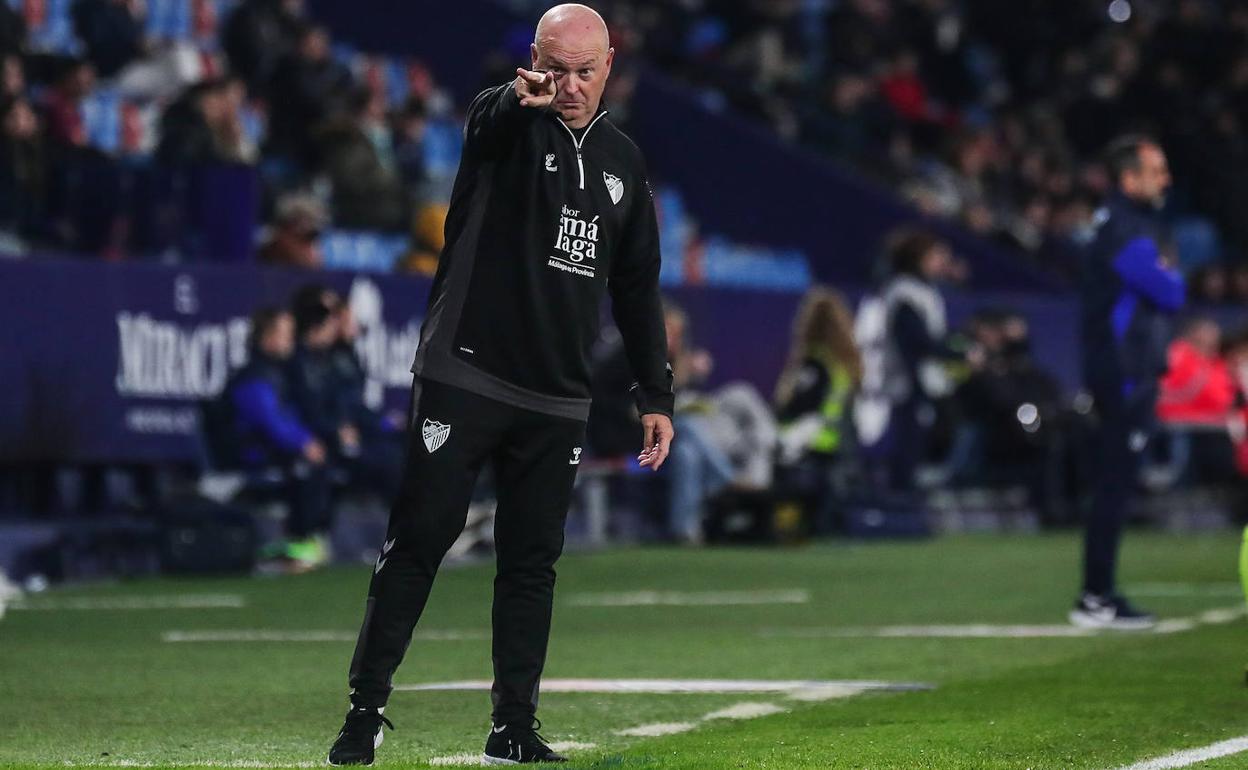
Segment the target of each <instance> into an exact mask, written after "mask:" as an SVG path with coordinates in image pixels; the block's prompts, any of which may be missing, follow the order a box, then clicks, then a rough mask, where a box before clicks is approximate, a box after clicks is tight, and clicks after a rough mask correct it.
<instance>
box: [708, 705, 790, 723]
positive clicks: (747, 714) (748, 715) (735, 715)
mask: <svg viewBox="0 0 1248 770" xmlns="http://www.w3.org/2000/svg"><path fill="white" fill-rule="evenodd" d="M785 711H787V709H785V708H782V707H780V706H777V705H776V704H774V703H748V702H747V703H735V704H733V705H731V706H729V707H727V708H722V709H720V710H719V711H712V712H711V713H709V714H707V715H706V716H704V717H702V721H704V722H706V721H710V720H712V719H757V718H758V717H766V716H771V715H772V714H783V713H784V712H785Z"/></svg>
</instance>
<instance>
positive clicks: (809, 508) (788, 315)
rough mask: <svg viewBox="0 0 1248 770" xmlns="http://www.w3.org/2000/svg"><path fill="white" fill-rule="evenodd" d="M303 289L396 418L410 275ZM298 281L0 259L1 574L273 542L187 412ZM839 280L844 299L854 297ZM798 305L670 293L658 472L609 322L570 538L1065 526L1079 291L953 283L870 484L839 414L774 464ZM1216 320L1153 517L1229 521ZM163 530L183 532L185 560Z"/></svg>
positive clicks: (220, 553) (1185, 387)
mask: <svg viewBox="0 0 1248 770" xmlns="http://www.w3.org/2000/svg"><path fill="white" fill-rule="evenodd" d="M316 280H317V282H318V283H317V285H318V286H322V287H324V288H325V289H327V290H329V291H331V292H332V293H333V294H334V295H336V296H337V297H339V298H341V301H342V302H343V303H344V304H345V305H346V306H347V307H348V308H349V309H350V312H351V316H352V319H353V324H354V326H355V329H354V331H353V337H352V340H351V342H350V345H349V351H350V353H352V354H353V355H354V358H355V360H357V361H358V363H359V367H360V370H361V372H362V376H363V380H362V382H361V384H360V394H361V396H360V397H361V398H362V399H363V401H364V402H365V404H366V407H367V408H368V409H369V410H372V412H373V413H374V414H376V415H377V416H378V417H379V418H381V417H386V416H389V419H391V422H392V424H395V425H397V426H400V427H401V426H402V423H403V415H404V414H405V412H406V408H407V399H408V397H409V387H410V374H409V373H408V367H409V366H410V363H411V358H412V354H413V352H414V350H415V346H416V343H417V340H418V335H419V324H420V322H421V315H422V314H423V308H424V301H425V297H426V296H427V292H428V287H429V282H428V279H425V278H421V277H412V276H402V275H376V274H367V273H350V272H340V271H323V272H321V273H319V274H318V275H317V277H316ZM307 281H308V274H306V273H304V272H301V271H294V270H286V269H278V268H270V267H262V266H254V265H214V264H204V265H186V266H176V267H175V266H162V265H153V264H144V263H138V264H127V263H104V262H83V261H74V260H64V259H57V258H53V257H40V258H38V259H29V260H22V261H3V262H0V295H2V296H3V300H4V301H3V302H0V327H2V328H4V330H5V333H4V334H3V335H0V377H3V381H4V382H5V383H6V389H5V395H4V398H3V399H0V566H2V567H3V568H4V569H5V570H6V571H8V572H9V573H10V574H12V575H14V576H19V577H24V576H29V575H43V576H47V577H49V578H52V579H73V578H87V577H93V576H98V575H102V574H114V573H123V574H124V573H134V572H146V571H150V570H155V569H158V568H160V567H161V565H162V563H164V564H165V565H166V566H174V567H175V568H203V569H211V568H213V567H218V568H234V569H238V568H244V567H245V568H251V567H252V566H254V564H255V559H256V558H257V556H258V555H260V554H263V553H265V551H264V547H265V545H266V544H267V545H268V546H269V547H270V551H271V550H272V548H273V547H274V544H275V543H281V542H282V541H283V538H284V537H285V536H286V531H285V528H284V526H283V521H284V520H285V519H286V518H287V517H288V516H290V502H289V497H288V496H287V495H285V494H283V493H282V491H281V490H282V484H283V480H282V473H283V470H282V467H281V466H280V464H279V465H275V466H270V467H264V466H262V465H261V466H255V465H251V466H240V465H236V464H231V463H229V462H227V461H226V460H225V458H224V457H223V456H222V452H221V450H220V448H219V444H220V442H219V441H217V440H216V439H215V438H214V436H215V435H219V432H220V428H221V425H213V424H212V423H211V422H208V421H210V420H211V419H212V415H213V414H214V411H213V405H215V404H220V403H221V400H222V399H223V398H224V396H225V393H226V391H227V388H228V387H229V385H230V383H231V382H232V381H234V380H235V379H236V375H237V374H238V373H239V372H240V371H242V370H243V369H244V367H245V365H246V364H248V361H249V358H250V357H251V355H252V353H253V350H254V347H253V345H252V342H253V341H252V336H253V335H252V330H251V328H250V325H251V322H250V320H249V319H250V316H251V313H252V311H253V310H255V309H256V308H258V307H262V306H275V307H291V303H292V301H294V300H292V297H297V296H298V294H299V290H300V289H301V287H304V286H305V284H307ZM849 296H850V297H851V301H852V302H855V303H858V302H859V300H860V299H861V297H862V296H863V293H862V292H861V291H851V292H850V293H849ZM803 299H804V294H803V293H801V292H796V291H776V290H745V289H736V288H709V287H684V288H677V289H673V290H671V291H670V292H669V310H668V320H669V327H668V332H669V338H670V339H672V340H673V343H672V345H673V349H672V351H671V352H672V357H673V359H674V361H675V362H676V363H677V369H678V372H680V373H682V374H681V375H680V378H679V380H678V381H679V382H680V383H681V389H680V400H679V405H680V406H679V410H678V415H677V428H678V432H679V433H680V435H681V438H680V441H679V442H678V447H677V450H676V453H675V454H674V455H673V457H672V459H671V460H670V461H669V464H668V467H667V468H666V469H665V470H664V472H661V473H659V474H655V475H652V474H649V473H645V472H641V471H640V470H639V469H637V467H636V465H635V462H634V461H631V460H630V459H628V458H630V457H631V456H634V455H635V451H636V447H637V445H638V443H639V440H640V428H639V426H638V424H637V422H636V419H635V417H634V416H632V414H631V405H630V404H631V402H629V400H628V398H627V393H626V388H627V377H628V374H627V370H626V367H625V368H624V370H623V371H621V369H620V363H621V359H620V356H619V341H618V337H617V336H616V335H615V333H614V330H613V329H612V328H610V327H609V326H607V327H605V331H604V333H603V337H602V339H601V341H600V344H599V346H598V348H597V350H596V364H595V366H596V375H595V379H596V385H595V389H596V391H597V393H598V395H597V401H596V404H595V413H594V416H593V421H592V424H591V432H590V433H591V435H590V442H591V443H590V446H589V447H588V448H587V452H586V459H585V461H584V462H583V464H582V469H581V474H580V482H579V483H580V492H579V494H578V498H577V504H576V506H575V508H574V510H573V512H572V516H571V519H570V524H569V538H570V542H571V543H572V544H574V545H577V544H579V545H602V544H605V543H607V542H628V541H636V540H662V541H669V540H675V541H679V542H687V543H693V544H696V543H702V542H707V541H719V542H800V541H803V540H806V539H809V538H811V537H826V536H847V535H848V536H856V537H877V536H926V535H930V534H932V533H934V532H939V531H950V530H953V531H977V530H991V531H999V530H1010V531H1020V532H1030V531H1037V530H1039V529H1041V528H1043V527H1048V526H1069V525H1072V524H1074V523H1076V522H1078V521H1079V520H1080V519H1081V516H1082V512H1083V510H1084V506H1086V505H1087V502H1088V501H1087V490H1086V480H1087V476H1088V470H1089V468H1090V467H1091V463H1092V462H1094V461H1095V458H1094V457H1092V456H1090V452H1092V451H1093V450H1092V449H1091V443H1090V441H1089V439H1088V433H1089V431H1090V429H1091V424H1092V422H1091V421H1092V420H1094V419H1095V417H1094V415H1092V414H1090V413H1089V412H1090V410H1089V405H1088V403H1087V397H1086V396H1085V395H1082V394H1081V392H1080V390H1079V388H1078V368H1077V364H1078V361H1077V352H1076V349H1075V347H1074V346H1073V345H1072V344H1071V343H1070V341H1071V340H1072V339H1076V338H1077V329H1076V328H1075V324H1076V323H1077V321H1076V319H1077V307H1076V305H1075V301H1074V300H1072V299H1070V298H1065V297H1044V296H1041V297H1020V296H1018V295H1013V294H994V293H992V292H976V293H965V292H958V293H954V294H953V295H951V297H950V301H949V314H950V322H951V329H953V330H955V334H957V335H960V336H962V337H963V338H964V339H965V340H967V341H968V343H974V344H977V345H980V346H981V347H982V349H983V351H984V353H985V357H984V358H982V359H977V360H979V361H980V363H978V364H965V363H959V364H956V365H955V366H953V367H951V369H950V371H951V372H952V376H953V378H954V380H955V381H956V382H957V383H958V385H957V387H956V388H955V389H954V390H952V391H951V392H950V394H949V396H948V397H947V398H946V399H943V400H941V401H940V402H939V404H938V410H937V414H936V419H935V421H934V422H933V424H932V425H931V428H930V433H929V435H928V437H927V438H925V439H924V442H925V445H926V447H927V448H926V449H925V451H924V453H923V456H922V457H921V458H920V460H921V464H920V467H919V468H918V472H917V474H916V485H917V488H916V489H914V490H909V491H904V492H900V493H894V492H887V491H885V492H881V491H880V488H879V487H878V486H877V485H873V484H872V483H871V482H870V480H869V472H868V470H867V469H866V466H867V465H868V464H869V462H868V461H869V458H868V457H867V455H866V452H865V451H861V450H859V449H857V448H856V447H855V445H854V442H855V440H854V433H855V429H854V427H853V425H852V420H851V419H850V413H849V412H848V411H847V412H845V413H844V414H832V415H826V414H825V415H823V416H822V417H821V418H820V420H819V424H820V425H821V426H823V427H833V428H834V429H835V430H837V431H839V432H840V433H841V434H842V438H841V439H840V443H839V446H837V447H835V450H834V451H831V452H828V453H827V455H828V462H827V463H823V464H821V463H815V464H813V465H812V464H807V463H803V462H795V461H794V459H793V457H792V456H790V457H788V458H787V459H786V458H785V455H786V454H787V455H794V449H793V447H792V446H790V445H791V444H792V442H794V441H796V442H798V445H797V449H796V456H799V457H800V456H802V455H804V454H805V452H804V449H803V446H805V443H804V442H806V441H807V439H806V438H803V437H802V435H801V428H796V429H795V426H796V425H797V423H798V422H799V420H797V419H795V418H794V415H792V414H789V413H786V410H785V408H784V407H783V405H782V404H781V403H780V402H779V401H777V400H775V399H773V394H776V393H777V379H778V378H779V377H780V376H781V372H782V370H784V369H785V367H786V363H787V361H788V359H789V357H790V356H791V355H792V354H791V351H790V336H791V330H792V329H793V328H794V325H795V321H796V319H797V316H798V314H799V309H800V307H801V305H802V303H803ZM299 312H300V311H298V310H297V309H296V310H295V311H294V313H295V316H296V318H298V317H299ZM306 326H307V324H302V325H301V326H300V327H299V328H300V329H301V331H300V332H299V334H301V335H302V334H304V332H303V331H302V330H303V328H304V327H306ZM1218 328H1219V327H1218V324H1217V322H1216V321H1215V320H1213V318H1212V317H1200V318H1198V319H1195V320H1193V321H1192V322H1190V323H1189V324H1188V326H1187V327H1185V331H1184V333H1183V334H1182V335H1181V336H1180V337H1179V340H1178V341H1177V342H1176V349H1175V352H1174V357H1175V360H1176V362H1177V363H1178V364H1181V366H1178V367H1176V368H1175V370H1174V373H1173V374H1172V376H1171V378H1170V379H1169V380H1168V381H1167V383H1166V387H1165V390H1164V393H1165V394H1166V395H1165V396H1164V397H1163V407H1162V414H1161V416H1162V417H1163V418H1164V419H1166V420H1168V422H1167V423H1164V424H1165V425H1166V429H1165V430H1164V431H1163V439H1162V440H1160V441H1158V442H1155V449H1153V450H1150V460H1149V463H1148V464H1147V467H1146V468H1145V470H1144V471H1143V473H1142V474H1141V477H1140V479H1139V483H1140V485H1141V486H1142V487H1144V488H1145V489H1148V490H1149V491H1150V492H1151V493H1152V494H1151V495H1150V496H1148V497H1147V498H1145V500H1144V501H1143V502H1142V504H1141V505H1140V507H1139V510H1138V511H1137V514H1138V516H1139V517H1141V518H1143V519H1146V520H1149V521H1151V522H1152V523H1153V524H1154V525H1155V526H1162V527H1167V528H1178V529H1185V528H1192V527H1218V526H1225V525H1226V524H1227V523H1228V522H1229V521H1231V520H1232V519H1233V518H1236V517H1238V516H1239V512H1238V511H1239V497H1238V495H1239V487H1240V483H1241V482H1240V480H1239V473H1240V471H1241V469H1242V468H1243V467H1244V466H1245V460H1246V459H1248V454H1246V451H1248V450H1244V449H1243V443H1242V441H1243V436H1244V431H1243V426H1242V418H1240V417H1239V414H1240V413H1239V409H1240V407H1239V404H1240V403H1242V397H1241V396H1240V395H1239V392H1240V387H1239V385H1238V383H1239V381H1240V380H1239V377H1240V371H1242V367H1243V364H1242V360H1243V359H1242V356H1243V354H1244V350H1245V346H1244V343H1243V341H1242V339H1235V340H1227V341H1226V342H1227V343H1228V344H1226V345H1224V344H1223V342H1224V341H1223V340H1220V339H1218V331H1217V330H1218ZM1223 350H1226V351H1227V355H1226V357H1223V356H1222V353H1221V351H1223ZM621 378H623V380H624V381H623V383H622V384H621ZM296 411H297V409H296ZM800 411H801V410H800V409H799V410H798V412H800ZM797 416H798V417H800V414H799V415H797ZM356 419H357V422H360V421H364V420H368V419H370V418H368V417H362V418H356ZM309 421H311V419H310V418H309ZM790 431H793V433H792V434H790ZM331 440H332V439H331ZM786 442H787V443H786ZM266 474H269V475H266ZM330 476H331V478H329V479H328V481H327V487H326V489H327V490H328V491H327V492H325V495H326V498H325V499H326V500H328V501H331V503H332V510H331V511H329V512H328V516H329V519H328V521H327V522H325V526H326V529H325V530H324V534H325V541H326V542H325V543H324V545H325V546H326V550H327V551H328V552H332V553H335V554H337V557H338V558H345V559H350V560H354V559H370V558H372V556H373V555H375V549H376V544H377V543H378V542H380V540H379V539H378V538H380V537H381V536H382V534H383V533H384V524H385V515H386V509H387V505H388V500H387V496H388V490H387V487H386V484H385V483H384V482H382V481H379V480H376V479H372V478H370V477H366V476H365V477H359V476H355V472H354V471H353V470H351V469H350V468H349V467H346V466H344V467H342V468H339V469H338V470H336V471H333V472H331V473H330ZM885 486H887V485H885ZM491 505H492V503H491V498H490V489H489V480H488V478H486V479H484V480H483V483H482V488H481V490H480V494H479V499H478V502H477V503H476V504H474V511H473V515H472V516H471V517H470V527H469V530H468V532H467V534H466V535H465V538H464V540H463V542H462V543H461V544H460V546H459V547H458V552H459V553H471V552H473V551H475V550H476V549H479V548H488V543H489V538H490V529H489V525H490V512H491V510H492V509H491ZM227 524H228V526H227ZM179 533H180V534H179ZM231 533H232V534H231ZM178 537H181V538H189V540H188V541H187V543H186V544H185V545H186V546H187V547H186V548H185V549H183V550H181V551H180V550H178V548H177V545H178V544H177V543H176V542H171V539H174V540H176V538H178ZM240 548H242V549H243V551H241V552H240V551H239V549H240ZM213 549H215V552H214V550H213ZM192 557H193V558H192ZM162 560H163V561H162Z"/></svg>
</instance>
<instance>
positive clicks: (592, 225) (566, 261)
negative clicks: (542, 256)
mask: <svg viewBox="0 0 1248 770" xmlns="http://www.w3.org/2000/svg"><path fill="white" fill-rule="evenodd" d="M601 230H602V226H601V225H599V224H598V215H594V218H593V219H590V220H585V219H583V218H582V217H581V212H580V211H579V210H577V209H574V208H571V207H569V206H567V205H565V206H564V207H563V208H562V209H561V210H560V212H559V232H558V234H557V235H556V236H555V253H554V254H552V255H550V257H549V258H548V259H547V260H546V266H547V267H553V268H555V269H556V270H562V271H563V272H565V273H571V274H572V275H579V276H582V277H585V278H593V277H594V275H595V274H596V271H597V268H596V267H595V264H594V263H595V262H596V261H597V260H598V236H599V235H600V234H601Z"/></svg>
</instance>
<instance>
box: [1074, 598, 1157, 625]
mask: <svg viewBox="0 0 1248 770" xmlns="http://www.w3.org/2000/svg"><path fill="white" fill-rule="evenodd" d="M1070 622H1071V623H1073V624H1075V625H1076V626H1079V627H1080V628H1108V629H1114V630H1117V631H1147V630H1148V629H1150V628H1152V627H1153V626H1155V625H1157V618H1156V617H1154V616H1153V615H1152V613H1149V612H1144V611H1143V610H1139V609H1136V608H1135V607H1132V606H1131V603H1130V602H1128V601H1127V600H1126V599H1125V598H1124V597H1121V596H1117V595H1110V596H1100V595H1098V594H1091V593H1085V594H1084V595H1083V596H1081V597H1079V601H1077V602H1075V608H1074V609H1073V610H1071V611H1070Z"/></svg>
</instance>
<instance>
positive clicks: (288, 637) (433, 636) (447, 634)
mask: <svg viewBox="0 0 1248 770" xmlns="http://www.w3.org/2000/svg"><path fill="white" fill-rule="evenodd" d="M358 637H359V633H358V632H355V631H315V630H314V631H278V630H266V629H222V630H213V631H165V632H164V633H162V634H161V635H160V639H161V641H162V642H169V643H184V642H211V643H222V642H354V641H356V639H357V638H358ZM412 638H413V639H414V640H416V641H426V642H452V641H463V640H468V639H489V638H490V633H489V632H488V631H454V630H430V631H417V632H416V634H415V635H414V636H413V637H412Z"/></svg>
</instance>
